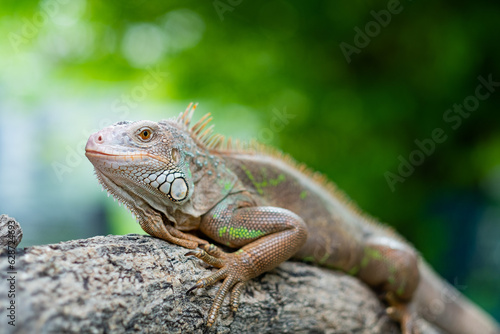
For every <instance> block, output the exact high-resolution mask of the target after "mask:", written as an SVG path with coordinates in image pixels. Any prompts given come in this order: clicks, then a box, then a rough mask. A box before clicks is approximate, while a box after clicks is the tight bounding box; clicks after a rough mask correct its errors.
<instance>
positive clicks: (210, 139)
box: [177, 102, 253, 151]
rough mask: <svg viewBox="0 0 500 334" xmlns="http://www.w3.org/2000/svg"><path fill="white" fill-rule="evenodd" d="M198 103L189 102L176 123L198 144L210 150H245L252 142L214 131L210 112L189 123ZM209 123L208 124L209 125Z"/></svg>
mask: <svg viewBox="0 0 500 334" xmlns="http://www.w3.org/2000/svg"><path fill="white" fill-rule="evenodd" d="M197 106H198V103H195V104H193V102H191V103H190V104H189V105H188V107H187V108H186V110H185V111H184V112H181V113H180V114H179V117H177V123H178V124H179V125H180V126H181V127H182V128H183V129H184V130H186V131H188V132H189V133H190V134H191V136H192V137H193V139H195V140H197V141H198V142H199V143H200V144H202V145H203V146H205V147H206V148H208V149H210V150H220V151H230V150H239V151H240V150H245V149H250V148H251V147H252V146H253V143H242V142H240V140H234V141H233V140H232V139H231V138H230V137H229V138H227V140H226V137H225V136H223V135H221V134H218V133H214V132H213V129H214V125H213V124H210V122H211V121H212V116H211V115H210V113H207V114H205V116H203V117H202V118H201V119H200V120H199V121H198V122H196V124H194V125H193V126H190V125H191V119H192V117H193V114H194V111H195V110H196V107H197ZM209 124H210V125H209Z"/></svg>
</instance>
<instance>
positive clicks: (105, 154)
mask: <svg viewBox="0 0 500 334" xmlns="http://www.w3.org/2000/svg"><path fill="white" fill-rule="evenodd" d="M188 109H189V110H190V111H191V113H190V114H189V115H188V114H187V113H186V112H185V113H181V116H179V118H177V119H169V120H164V121H160V122H152V121H146V120H143V121H136V122H130V121H123V122H118V123H115V124H113V125H111V126H108V127H106V128H104V129H102V130H100V131H98V132H96V133H94V134H92V135H91V136H90V138H89V139H88V141H87V145H86V147H85V155H86V156H87V158H88V159H89V160H90V162H91V163H92V164H93V165H94V169H95V172H96V176H97V178H98V180H99V182H100V183H101V185H102V186H103V187H104V188H105V189H106V190H107V191H108V192H109V193H110V194H112V195H113V196H114V197H115V198H116V199H118V200H119V201H120V202H122V203H124V204H125V205H126V206H127V207H128V208H129V209H130V210H131V211H132V213H134V214H135V216H136V217H137V218H138V219H139V221H141V220H143V221H144V220H147V219H151V215H152V214H153V215H161V216H162V217H166V218H167V220H169V221H170V222H172V223H174V224H175V225H176V226H177V227H178V228H179V229H186V230H188V229H190V228H193V226H194V225H196V223H197V221H199V217H200V216H201V215H202V214H204V213H206V211H208V210H209V209H210V208H211V207H212V206H213V205H215V204H216V203H217V202H218V201H220V200H221V198H223V197H224V196H226V194H227V193H228V192H229V191H230V189H231V188H232V186H233V184H234V182H235V179H236V178H235V176H234V174H233V173H232V172H230V171H229V170H228V169H227V168H225V166H224V162H223V161H222V159H221V158H220V157H218V156H217V154H215V153H214V152H212V151H210V149H209V148H208V147H207V146H206V145H204V144H203V142H202V141H200V140H199V139H200V137H199V136H198V137H197V135H196V134H195V131H194V130H193V128H190V127H189V120H190V117H191V116H192V111H194V108H192V109H191V106H190V107H189V108H188ZM188 116H189V118H188ZM207 122H208V121H207V120H206V118H205V121H204V122H201V123H200V122H198V123H197V127H196V129H198V130H199V129H200V127H204V126H205V125H206V124H207ZM152 210H153V211H154V213H152V212H153V211H152Z"/></svg>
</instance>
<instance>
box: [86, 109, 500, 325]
mask: <svg viewBox="0 0 500 334" xmlns="http://www.w3.org/2000/svg"><path fill="white" fill-rule="evenodd" d="M195 108H196V105H194V106H193V105H192V104H190V105H189V106H188V108H187V109H186V111H185V112H181V114H180V115H179V117H177V118H173V119H169V120H163V121H160V122H152V121H146V120H143V121H137V122H130V121H123V122H118V123H115V124H114V125H112V126H109V127H107V128H104V129H102V130H100V131H98V132H96V133H94V134H92V135H91V136H90V138H89V140H88V142H87V145H86V148H85V150H86V156H87V157H88V159H89V160H90V161H91V163H92V164H93V165H94V168H95V172H96V176H97V178H98V180H99V182H100V183H101V185H102V186H103V187H104V188H106V189H107V190H108V192H109V193H111V194H112V195H113V196H114V197H115V198H116V199H118V200H119V201H120V202H123V203H124V204H125V205H126V206H127V207H128V209H129V210H130V211H131V212H132V213H133V214H134V215H135V216H136V218H137V219H138V221H139V223H140V225H141V227H142V229H143V230H144V231H145V232H147V233H148V234H150V235H152V236H155V237H158V238H161V239H164V240H166V241H168V242H171V243H174V244H177V245H180V246H182V247H186V248H189V249H191V251H190V252H189V253H187V255H194V256H196V257H197V258H199V259H201V260H203V261H204V262H206V263H208V264H210V265H212V266H214V267H217V268H219V270H218V271H216V272H215V273H214V274H212V275H209V276H207V277H205V278H203V279H200V280H199V281H198V282H197V283H196V284H195V285H194V286H193V287H192V288H191V289H189V291H191V290H193V289H196V288H203V287H207V286H210V285H213V284H214V283H216V282H217V281H220V280H222V285H221V287H220V288H219V289H218V291H217V294H216V296H215V299H214V301H213V304H212V307H211V309H210V311H209V313H208V317H207V326H212V325H213V324H214V323H215V321H216V318H217V314H218V312H219V309H220V308H221V305H222V303H223V301H224V299H225V297H226V296H227V295H228V294H230V307H231V309H232V310H233V311H236V310H237V308H238V300H239V297H240V294H241V292H242V290H243V287H244V284H245V282H247V281H248V280H250V279H252V278H255V277H257V276H259V275H261V274H263V273H265V272H267V271H269V270H271V269H272V268H274V267H276V266H278V265H279V264H280V263H282V262H283V261H286V260H288V259H290V258H293V259H298V260H302V261H307V262H312V263H314V264H317V265H320V266H324V267H329V268H335V269H339V270H342V271H344V272H346V273H349V274H351V275H354V276H356V277H358V278H359V279H361V280H362V281H363V282H365V283H366V284H368V285H369V286H371V287H373V288H374V289H377V290H378V291H382V292H383V296H384V299H385V300H386V301H387V303H388V308H387V312H388V313H389V315H391V316H392V317H393V318H394V319H395V320H397V321H398V322H399V323H400V324H401V329H402V332H403V333H404V334H413V333H415V332H416V330H415V326H414V323H415V322H414V319H415V317H416V316H417V315H418V314H420V315H422V316H423V317H426V318H428V320H429V321H431V322H432V323H435V324H436V325H437V326H438V327H441V328H442V329H444V330H446V331H447V332H449V333H452V334H475V333H480V334H499V333H500V329H499V327H498V325H497V324H496V323H495V321H494V320H493V319H492V318H491V317H490V316H489V315H487V314H486V313H485V312H483V311H482V310H480V309H479V308H478V307H477V306H475V305H474V304H472V303H471V302H469V301H468V300H467V299H466V298H465V297H463V296H461V295H460V294H459V293H458V292H457V291H456V290H454V288H452V287H451V286H450V285H448V284H447V283H445V282H444V281H443V280H442V279H440V278H439V277H438V276H437V274H435V273H434V272H433V270H432V269H431V268H430V267H429V266H428V265H427V264H426V263H425V262H424V261H423V260H422V259H421V257H420V256H419V254H418V252H417V251H416V250H415V249H414V248H413V247H412V246H411V245H410V244H409V243H408V242H407V241H405V240H404V239H403V238H402V237H401V236H399V235H397V234H396V233H395V232H393V230H391V229H390V228H389V227H386V226H385V225H383V224H381V223H378V222H376V221H375V220H374V219H372V218H369V217H368V216H366V215H365V214H363V213H361V211H360V210H358V209H357V208H356V207H355V206H354V205H353V204H351V203H350V201H348V200H347V199H346V198H345V196H344V195H343V194H342V193H341V192H340V191H339V190H337V188H336V187H335V186H334V185H333V183H331V182H328V181H327V180H326V178H324V177H323V176H321V175H319V174H317V173H313V172H311V171H310V170H309V169H308V168H306V167H305V166H304V165H302V164H297V163H296V162H294V160H293V159H292V158H290V157H289V156H287V155H285V154H283V153H280V152H278V151H277V150H274V149H271V148H268V147H264V146H262V145H260V144H257V143H250V144H242V143H239V142H233V141H232V140H231V139H227V140H226V139H225V137H223V136H222V135H220V134H215V133H214V132H213V125H211V126H209V123H210V121H211V119H212V118H211V117H210V114H207V115H205V116H204V117H202V118H201V119H200V120H199V121H198V122H197V123H196V124H194V125H192V126H191V119H192V116H193V112H194V110H195ZM211 242H215V243H217V244H219V246H215V245H214V244H213V243H211ZM223 247H229V248H230V249H233V250H234V252H231V253H230V252H226V251H225V250H224V249H223ZM433 303H434V304H435V305H432V304H433ZM429 309H431V310H432V311H433V312H431V313H432V314H430V313H429ZM332 316H333V315H332Z"/></svg>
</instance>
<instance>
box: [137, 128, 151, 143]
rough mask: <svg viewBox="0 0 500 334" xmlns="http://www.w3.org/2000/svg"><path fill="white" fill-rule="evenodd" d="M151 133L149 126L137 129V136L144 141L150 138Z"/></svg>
mask: <svg viewBox="0 0 500 334" xmlns="http://www.w3.org/2000/svg"><path fill="white" fill-rule="evenodd" d="M152 134H153V131H152V130H151V129H150V128H142V129H140V130H139V138H141V139H142V140H144V141H149V140H150V139H151V136H152Z"/></svg>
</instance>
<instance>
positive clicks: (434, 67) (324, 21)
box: [0, 0, 500, 319]
mask: <svg viewBox="0 0 500 334" xmlns="http://www.w3.org/2000/svg"><path fill="white" fill-rule="evenodd" d="M499 19H500V7H499V6H498V4H497V2H496V1H493V0H491V1H486V0H480V1H475V2H469V3H457V2H455V1H451V0H448V1H414V2H411V1H401V2H397V1H395V0H392V1H378V0H377V1H350V2H335V1H326V0H324V1H315V2H304V1H274V0H271V1H243V0H221V1H218V0H216V1H196V2H193V1H175V0H174V1H168V2H162V1H128V0H127V1H120V2H118V1H115V2H101V1H96V0H71V1H68V0H46V1H26V0H25V1H10V2H3V3H2V11H1V12H0V36H2V38H1V39H0V69H1V70H0V213H5V214H8V215H10V216H12V217H14V218H16V219H17V220H18V221H19V222H20V223H21V226H22V227H23V230H24V238H23V241H22V243H21V245H20V246H21V247H28V246H31V245H38V244H46V243H56V242H60V241H65V240H70V239H77V238H86V237H91V236H95V235H102V234H108V233H113V234H126V233H142V231H141V230H140V228H139V226H138V225H137V224H136V223H135V221H134V219H133V218H132V216H131V215H130V213H129V212H127V210H126V209H124V208H123V207H119V206H118V205H116V203H114V202H113V200H112V199H111V198H108V197H107V196H106V193H105V192H101V191H100V186H99V185H98V183H97V180H96V179H95V177H94V175H93V170H92V166H91V164H90V163H89V162H88V161H87V159H86V158H85V156H84V146H85V142H86V140H87V138H88V136H89V135H90V134H91V133H92V132H94V131H96V130H98V129H100V128H102V127H105V126H107V125H110V124H112V123H114V122H116V121H119V120H126V119H127V120H139V119H150V120H160V119H164V118H169V117H173V116H176V115H178V113H179V112H180V111H183V110H184V109H185V107H186V106H187V104H188V103H189V102H190V101H197V102H199V103H200V105H199V107H198V112H197V113H198V114H197V115H196V116H195V118H200V117H201V116H202V115H203V114H204V113H206V112H211V113H212V114H213V116H214V119H215V122H214V123H215V124H216V131H217V132H220V133H222V134H225V135H231V136H234V137H236V138H241V139H250V138H257V139H259V140H260V141H262V142H264V143H266V144H270V145H273V146H276V147H278V148H280V149H281V150H283V151H285V152H288V153H290V154H291V155H292V156H293V157H294V158H296V159H297V160H299V161H302V162H305V163H306V164H308V165H309V166H310V167H312V168H313V169H316V170H318V171H321V172H322V173H324V174H326V175H327V176H328V177H329V178H330V179H331V180H333V181H334V182H335V183H336V184H337V185H338V186H339V187H340V188H341V189H343V190H344V191H345V192H346V193H347V194H348V195H349V196H350V198H352V200H353V201H354V202H356V203H357V204H358V205H359V206H360V207H361V208H363V209H364V210H365V211H366V212H368V213H370V214H371V215H373V216H374V217H377V218H378V219H380V220H381V221H383V222H387V223H388V224H390V225H392V226H394V227H395V228H396V229H397V230H398V231H400V233H401V234H402V235H404V236H405V237H406V238H407V239H408V240H409V241H411V242H412V243H413V244H414V245H415V246H416V247H417V248H418V249H419V250H420V251H421V253H422V254H423V256H424V257H425V258H426V259H427V260H428V262H430V263H431V264H432V265H433V267H434V268H436V270H437V271H438V272H439V273H440V274H441V275H442V276H444V277H445V278H446V279H448V280H449V281H450V283H451V284H453V285H455V286H456V287H457V288H458V289H460V290H461V291H462V292H463V293H464V294H466V295H467V296H469V297H470V298H471V299H472V300H474V301H475V302H477V303H478V304H480V305H481V306H482V307H483V308H485V309H487V310H488V311H489V312H490V313H492V314H493V315H494V316H495V317H496V318H497V319H500V298H499V296H500V131H499V130H500V113H499V110H498V109H499V106H500V103H499V102H500V91H497V90H500V87H499V85H500V84H498V82H500V71H499V66H500V61H499V60H500V58H499V56H500V43H498V21H499ZM433 138H434V139H433Z"/></svg>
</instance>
